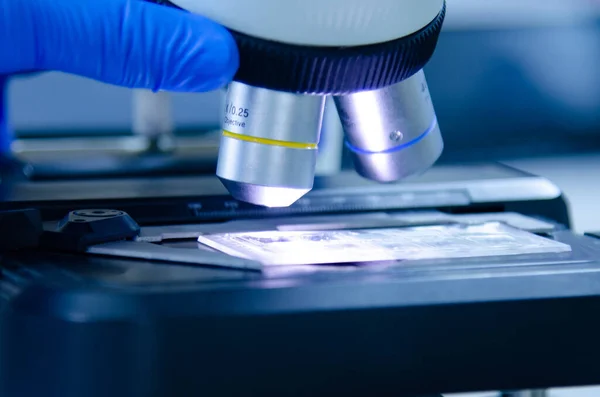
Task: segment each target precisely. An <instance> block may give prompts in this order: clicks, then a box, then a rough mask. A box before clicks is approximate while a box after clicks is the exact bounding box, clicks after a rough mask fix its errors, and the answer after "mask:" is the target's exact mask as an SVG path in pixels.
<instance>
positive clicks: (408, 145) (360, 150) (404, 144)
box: [345, 118, 438, 154]
mask: <svg viewBox="0 0 600 397" xmlns="http://www.w3.org/2000/svg"><path fill="white" fill-rule="evenodd" d="M437 123H438V122H437V118H434V119H433V121H432V122H431V125H430V126H429V127H428V128H427V129H426V130H425V132H423V133H422V134H421V135H419V136H418V137H416V138H415V139H413V140H412V141H409V142H406V143H403V144H401V145H398V146H395V147H393V148H391V149H386V150H382V151H380V152H371V151H368V150H364V149H360V148H357V147H356V146H352V144H351V143H350V142H348V140H346V142H345V143H346V147H347V148H348V149H350V150H351V151H353V152H354V153H357V154H386V153H394V152H397V151H399V150H402V149H406V148H407V147H410V146H412V145H414V144H416V143H419V142H420V141H422V140H423V139H424V138H425V137H426V136H427V135H429V133H430V132H431V131H433V130H435V127H437Z"/></svg>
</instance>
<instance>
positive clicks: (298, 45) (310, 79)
mask: <svg viewBox="0 0 600 397" xmlns="http://www.w3.org/2000/svg"><path fill="white" fill-rule="evenodd" d="M172 2H173V3H174V4H175V5H176V6H178V7H180V8H182V9H184V10H187V11H189V12H193V13H198V14H202V15H204V16H206V17H208V18H211V19H213V20H214V21H216V22H218V23H220V24H222V25H224V26H225V27H227V28H228V29H229V30H230V31H231V33H232V34H233V36H234V38H235V40H236V42H237V45H238V48H239V52H240V68H239V71H238V73H237V74H236V76H235V79H234V81H233V82H232V83H230V85H229V86H228V89H227V95H226V100H225V104H224V107H223V119H222V126H223V132H222V137H221V142H220V148H219V157H218V164H217V176H218V177H219V178H220V180H221V181H222V183H223V184H224V185H225V187H226V188H227V189H228V191H229V192H230V194H231V195H232V196H233V197H234V198H236V199H238V200H240V201H244V202H248V203H252V204H256V205H260V206H266V207H287V206H289V205H291V204H293V203H294V202H296V201H297V200H298V199H300V198H301V197H302V196H303V195H305V194H306V193H307V192H309V191H310V190H311V189H312V187H313V180H314V175H315V166H316V162H317V154H318V150H319V140H320V134H321V124H322V120H323V113H324V107H325V103H326V98H327V97H328V96H330V97H332V98H333V103H334V104H335V106H336V108H337V112H338V114H339V116H340V120H341V123H342V127H343V130H344V135H345V144H346V147H347V148H348V149H349V151H350V153H351V154H352V157H353V161H354V165H355V169H356V171H357V172H358V173H359V174H360V175H361V176H363V177H365V178H367V179H370V180H374V181H378V182H381V183H386V182H394V181H398V180H401V179H404V178H406V177H409V176H412V175H416V174H420V173H422V172H424V171H426V170H427V169H428V168H430V167H431V166H432V165H433V164H434V163H435V162H436V161H437V159H438V158H439V156H440V155H441V153H442V150H443V140H442V136H441V133H440V129H439V127H438V124H437V119H436V115H435V111H434V108H433V104H432V100H431V98H430V95H429V89H428V87H427V82H426V80H425V76H424V73H423V67H424V66H425V65H426V63H427V62H428V61H429V59H430V58H431V56H432V54H433V52H434V50H435V47H436V44H437V41H438V36H439V33H440V30H441V27H442V23H443V20H444V16H445V11H446V3H445V0H368V1H366V0H253V1H248V0H172Z"/></svg>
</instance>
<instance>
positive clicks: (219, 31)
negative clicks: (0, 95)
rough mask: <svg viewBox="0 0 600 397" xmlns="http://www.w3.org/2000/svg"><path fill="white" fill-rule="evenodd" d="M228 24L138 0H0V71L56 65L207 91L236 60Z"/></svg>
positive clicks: (130, 82)
mask: <svg viewBox="0 0 600 397" xmlns="http://www.w3.org/2000/svg"><path fill="white" fill-rule="evenodd" d="M238 63H239V60H238V53H237V48H236V45H235V42H234V40H233V38H232V37H231V35H230V34H229V32H228V31H227V30H226V29H225V28H223V27H221V26H220V25H218V24H216V23H214V22H212V21H210V20H208V19H206V18H204V17H201V16H198V15H194V14H190V13H186V12H183V11H180V10H177V9H173V8H169V7H164V6H159V5H156V4H151V3H146V2H142V1H138V0H17V1H15V0H0V75H1V74H11V73H16V72H20V71H28V70H56V71H62V72H66V73H72V74H77V75H80V76H84V77H89V78H92V79H95V80H99V81H102V82H106V83H109V84H115V85H120V86H125V87H130V88H148V89H152V90H168V91H186V92H202V91H211V90H214V89H216V88H219V87H221V86H223V85H225V84H227V83H228V82H229V81H230V80H231V79H232V78H233V75H234V74H235V72H236V70H237V67H238Z"/></svg>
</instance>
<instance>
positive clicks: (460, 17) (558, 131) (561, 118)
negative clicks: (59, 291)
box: [9, 0, 600, 231]
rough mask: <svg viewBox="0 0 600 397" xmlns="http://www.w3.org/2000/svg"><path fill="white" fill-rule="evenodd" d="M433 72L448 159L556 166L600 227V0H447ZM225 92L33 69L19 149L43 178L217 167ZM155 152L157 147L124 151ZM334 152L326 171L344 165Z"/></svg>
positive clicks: (22, 107)
mask: <svg viewBox="0 0 600 397" xmlns="http://www.w3.org/2000/svg"><path fill="white" fill-rule="evenodd" d="M426 73H427V78H428V81H429V85H430V90H431V94H432V97H433V100H434V103H435V107H436V111H437V113H438V117H439V122H440V126H441V128H442V133H443V135H444V139H445V143H446V149H445V152H444V155H443V158H442V161H443V162H472V161H490V160H503V161H506V162H508V163H509V164H512V165H515V166H517V167H520V168H523V169H525V170H528V171H531V172H534V173H537V174H541V175H543V176H547V177H548V178H550V179H552V180H553V181H554V182H555V183H557V184H558V185H559V186H560V187H562V188H563V189H564V190H565V192H566V193H567V197H568V198H569V199H570V201H571V204H572V208H573V218H574V227H575V229H576V230H578V231H583V230H590V229H598V228H599V227H600V214H599V215H598V216H594V215H593V213H594V212H595V211H594V202H595V200H594V197H595V196H598V197H600V188H598V189H597V191H595V190H594V189H591V186H594V185H595V184H596V182H597V180H598V178H596V175H597V173H598V172H600V155H599V154H598V153H600V2H599V1H597V0H486V1H481V0H448V14H447V21H446V23H445V28H444V31H443V33H442V35H441V37H440V41H439V46H438V49H437V52H436V53H435V55H434V57H433V59H432V61H431V62H430V64H429V65H428V66H427V68H426ZM222 97H223V92H213V93H208V94H175V95H169V96H164V95H154V94H151V93H146V92H132V91H130V90H126V89H122V88H117V87H113V86H108V85H103V84H100V83H96V82H93V81H89V80H86V79H82V78H78V77H74V76H68V75H64V74H60V73H44V74H37V75H31V76H23V77H20V78H17V79H15V80H14V81H13V82H12V85H11V87H10V91H9V99H10V116H11V119H12V123H13V125H14V127H15V130H16V140H15V142H14V143H13V150H14V151H15V153H17V155H19V156H21V157H23V158H26V159H28V160H31V159H33V160H35V161H37V163H38V166H37V168H36V172H35V177H37V178H42V179H43V178H44V177H55V176H56V175H57V174H61V175H63V176H69V177H73V176H74V175H80V176H86V177H89V176H93V175H104V174H106V173H112V174H115V175H119V174H126V173H143V172H146V171H148V172H149V171H152V172H154V171H156V170H161V172H166V171H171V172H188V171H189V172H192V171H194V172H195V171H207V172H210V171H211V169H212V168H211V167H214V158H215V156H216V148H217V144H218V139H217V138H218V129H219V122H220V110H221V106H222ZM328 120H330V121H329V122H328V123H326V126H325V130H324V135H323V139H324V141H325V144H329V145H330V146H336V145H337V147H341V144H340V140H341V136H340V134H339V131H337V129H336V128H335V126H332V125H334V124H335V116H331V115H330V117H329V118H328ZM331 120H334V121H331ZM336 131H337V132H336ZM171 132H173V134H171ZM140 135H142V136H145V137H146V138H144V139H143V140H140V139H138V138H139V136H140ZM163 135H164V136H163ZM149 136H150V137H154V138H152V139H147V138H148V137H149ZM157 137H158V138H157ZM155 138H156V139H155ZM173 148H175V149H176V150H175V153H182V152H183V153H187V157H185V156H183V157H181V156H180V157H181V158H180V159H179V161H178V162H176V163H177V164H175V163H173V160H172V158H173V157H170V159H167V157H164V156H159V157H157V156H156V155H155V154H156V152H157V151H158V152H161V151H162V152H164V151H169V150H171V149H173ZM333 150H334V151H335V150H338V149H335V148H334V149H333ZM89 151H92V152H93V153H94V155H90V153H89ZM144 151H145V152H148V153H150V152H152V153H154V154H153V155H152V156H145V157H143V158H142V159H140V157H139V156H138V157H133V158H132V157H131V156H129V157H127V156H126V157H125V158H123V157H122V156H121V157H115V156H114V155H115V153H119V154H123V153H127V154H131V153H138V152H144ZM107 153H111V155H110V156H109V155H107ZM138 154H139V153H138ZM136 156H137V155H136ZM330 160H331V159H330ZM332 161H333V162H331V161H330V162H329V164H325V165H322V170H325V171H327V170H329V172H332V170H335V169H336V167H338V160H337V159H335V156H334V159H333V160H332ZM340 161H341V160H340ZM174 164H175V165H174ZM78 173H79V174H78ZM596 185H597V184H596Z"/></svg>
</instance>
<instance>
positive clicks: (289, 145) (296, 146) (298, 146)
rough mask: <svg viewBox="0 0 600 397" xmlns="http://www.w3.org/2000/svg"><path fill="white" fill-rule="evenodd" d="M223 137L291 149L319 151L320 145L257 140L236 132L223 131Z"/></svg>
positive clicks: (264, 139) (265, 139)
mask: <svg viewBox="0 0 600 397" xmlns="http://www.w3.org/2000/svg"><path fill="white" fill-rule="evenodd" d="M223 136H224V137H227V138H233V139H237V140H240V141H245V142H254V143H260V144H261V145H270V146H281V147H287V148H290V149H317V147H318V145H317V144H316V143H303V142H288V141H279V140H277V139H267V138H257V137H255V136H248V135H242V134H236V133H234V132H231V131H226V130H223Z"/></svg>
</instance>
